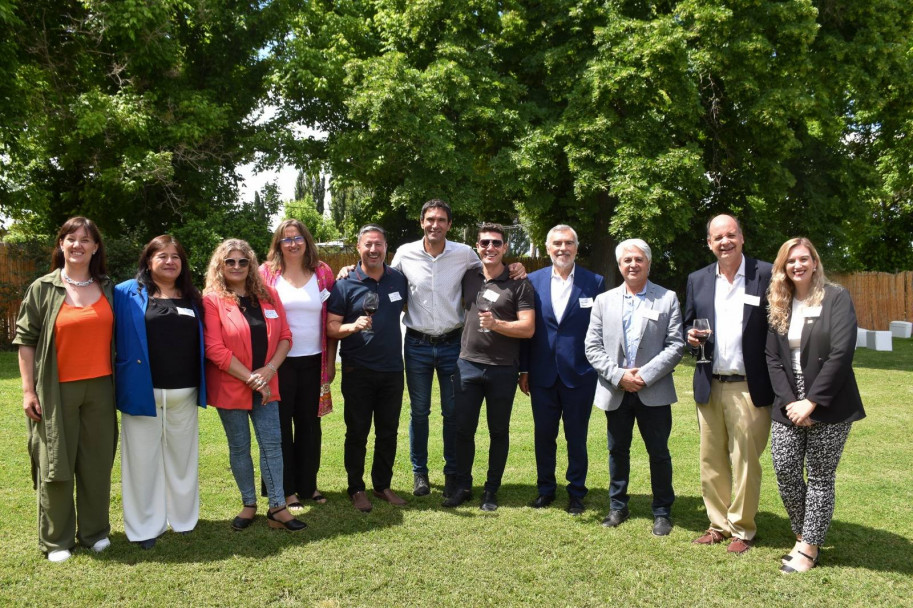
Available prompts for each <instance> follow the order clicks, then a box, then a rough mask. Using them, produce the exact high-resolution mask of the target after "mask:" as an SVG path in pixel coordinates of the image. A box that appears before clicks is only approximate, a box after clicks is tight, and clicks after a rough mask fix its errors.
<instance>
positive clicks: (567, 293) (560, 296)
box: [551, 264, 577, 323]
mask: <svg viewBox="0 0 913 608" xmlns="http://www.w3.org/2000/svg"><path fill="white" fill-rule="evenodd" d="M576 269H577V265H576V264H574V265H573V266H572V267H571V273H570V274H569V275H567V279H562V278H561V275H560V274H558V270H557V269H556V268H555V267H554V266H552V286H551V287H552V309H553V310H554V311H555V319H557V321H558V322H559V323H560V322H561V317H563V316H564V311H565V310H567V303H568V302H570V300H571V291H572V290H573V288H574V271H575V270H576Z"/></svg>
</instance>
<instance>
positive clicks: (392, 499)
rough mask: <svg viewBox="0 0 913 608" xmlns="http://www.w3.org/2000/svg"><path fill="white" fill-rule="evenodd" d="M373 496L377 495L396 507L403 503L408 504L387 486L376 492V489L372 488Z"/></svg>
mask: <svg viewBox="0 0 913 608" xmlns="http://www.w3.org/2000/svg"><path fill="white" fill-rule="evenodd" d="M374 496H376V497H378V498H379V499H381V500H386V501H387V502H389V503H390V504H391V505H395V506H397V507H402V506H404V505H407V504H409V503H407V502H406V501H405V500H403V499H402V498H400V497H399V496H397V495H396V494H395V493H394V492H393V490H391V489H390V488H387V489H386V490H383V491H382V492H378V491H377V490H374Z"/></svg>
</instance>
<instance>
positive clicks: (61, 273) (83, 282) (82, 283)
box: [60, 268, 95, 287]
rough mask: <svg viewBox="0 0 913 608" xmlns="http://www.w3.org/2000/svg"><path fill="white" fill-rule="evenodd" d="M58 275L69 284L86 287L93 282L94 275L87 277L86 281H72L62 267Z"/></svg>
mask: <svg viewBox="0 0 913 608" xmlns="http://www.w3.org/2000/svg"><path fill="white" fill-rule="evenodd" d="M60 276H62V277H63V280H64V281H66V282H67V283H69V284H70V285H75V286H76V287H88V286H89V285H91V284H92V283H94V282H95V277H89V280H88V281H74V280H73V279H71V278H70V277H68V276H67V273H65V272H64V271H63V269H62V268H61V269H60Z"/></svg>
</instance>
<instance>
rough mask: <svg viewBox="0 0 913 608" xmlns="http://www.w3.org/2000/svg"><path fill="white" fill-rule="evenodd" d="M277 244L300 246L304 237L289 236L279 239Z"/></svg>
mask: <svg viewBox="0 0 913 608" xmlns="http://www.w3.org/2000/svg"><path fill="white" fill-rule="evenodd" d="M279 242H280V243H282V244H283V245H291V244H292V243H295V244H296V245H300V244H302V243H303V242H304V237H303V236H301V235H300V234H299V235H298V236H289V237H286V238H284V239H279Z"/></svg>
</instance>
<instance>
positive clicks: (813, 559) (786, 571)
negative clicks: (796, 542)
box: [780, 551, 818, 574]
mask: <svg viewBox="0 0 913 608" xmlns="http://www.w3.org/2000/svg"><path fill="white" fill-rule="evenodd" d="M796 553H798V554H799V555H801V556H802V557H804V558H805V559H807V560H808V561H810V562H811V563H812V566H811V568H809V569H808V570H811V569H812V568H816V567H817V566H818V556H817V555H816V556H815V557H812V556H811V555H808V554H807V553H803V552H802V551H797V552H796ZM789 559H790V561H792V557H791V556H790V558H789ZM808 570H798V569H796V568H793V567H792V566H790V565H789V564H783V565H782V566H780V572H782V573H783V574H793V573H795V572H808Z"/></svg>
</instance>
